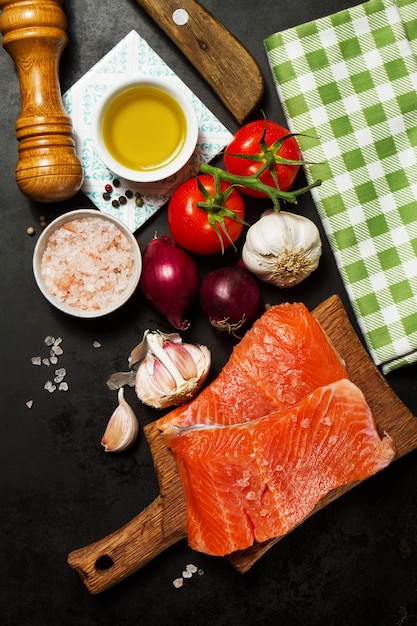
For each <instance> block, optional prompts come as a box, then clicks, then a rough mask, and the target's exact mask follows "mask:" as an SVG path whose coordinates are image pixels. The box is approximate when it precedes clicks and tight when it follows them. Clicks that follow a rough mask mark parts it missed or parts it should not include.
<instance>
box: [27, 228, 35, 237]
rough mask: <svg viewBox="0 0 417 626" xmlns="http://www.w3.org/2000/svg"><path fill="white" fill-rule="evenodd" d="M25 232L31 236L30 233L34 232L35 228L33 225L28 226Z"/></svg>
mask: <svg viewBox="0 0 417 626" xmlns="http://www.w3.org/2000/svg"><path fill="white" fill-rule="evenodd" d="M26 232H27V234H28V235H30V236H31V237H32V235H34V234H35V229H34V228H33V226H28V228H27V229H26Z"/></svg>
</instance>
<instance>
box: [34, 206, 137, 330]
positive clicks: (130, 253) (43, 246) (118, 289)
mask: <svg viewBox="0 0 417 626" xmlns="http://www.w3.org/2000/svg"><path fill="white" fill-rule="evenodd" d="M141 271H142V255H141V251H140V248H139V244H138V242H137V240H136V238H135V236H134V235H133V233H132V232H131V231H130V230H129V229H128V228H127V227H126V226H125V225H124V224H123V223H122V222H120V220H118V219H117V218H115V217H113V216H112V215H109V214H107V213H102V212H99V211H97V210H95V209H78V210H75V211H70V212H68V213H65V214H64V215H61V216H60V217H57V218H56V219H55V220H54V221H53V222H51V223H50V224H49V225H48V226H47V227H46V228H45V230H44V231H43V232H42V234H41V235H40V237H39V239H38V241H37V243H36V246H35V250H34V254H33V273H34V276H35V280H36V283H37V285H38V287H39V289H40V290H41V292H42V294H43V295H44V296H45V298H46V299H47V300H48V301H49V302H50V303H51V304H53V305H54V306H55V307H56V308H57V309H59V310H60V311H63V312H64V313H67V314H69V315H72V316H75V317H82V318H96V317H102V316H104V315H107V314H109V313H112V312H113V311H115V310H116V309H118V308H120V307H121V306H122V305H123V304H125V303H126V302H127V301H128V300H129V298H130V297H131V296H132V294H133V293H134V292H135V290H136V288H137V286H138V283H139V279H140V275H141Z"/></svg>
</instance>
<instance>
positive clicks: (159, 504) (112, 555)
mask: <svg viewBox="0 0 417 626" xmlns="http://www.w3.org/2000/svg"><path fill="white" fill-rule="evenodd" d="M167 505H168V506H167ZM174 513H175V515H173V514H174ZM184 537H186V524H185V516H184V518H182V517H181V515H178V513H177V509H176V507H175V505H172V506H171V505H170V504H169V502H167V500H166V499H164V498H162V497H161V496H159V497H158V498H157V499H156V500H155V501H154V502H153V503H152V504H150V505H149V506H148V507H147V508H146V509H144V511H142V513H140V514H139V515H137V516H136V517H134V518H133V519H132V520H131V521H130V522H128V523H127V524H126V525H125V526H123V528H120V529H119V530H117V531H115V532H113V533H111V534H110V535H108V536H106V537H104V538H103V539H100V540H99V541H97V542H95V543H92V544H90V545H89V546H86V547H84V548H80V549H79V550H74V551H73V552H71V553H70V554H69V555H68V564H69V565H70V566H71V567H72V568H74V569H75V570H77V571H78V573H79V575H80V577H81V579H82V581H83V582H84V584H85V586H86V587H87V589H88V591H89V592H90V593H93V594H96V593H100V592H102V591H105V590H106V589H109V588H110V587H112V586H113V585H115V584H117V583H118V582H120V581H122V580H124V579H125V578H127V577H128V576H130V575H131V574H133V573H134V572H136V571H137V570H138V569H140V568H141V567H143V566H144V565H146V563H148V562H149V561H151V560H152V559H153V558H154V557H155V556H157V555H158V554H160V553H161V552H163V551H164V550H165V549H166V548H169V547H170V546H171V545H173V544H174V543H176V542H177V541H179V540H180V539H183V538H184Z"/></svg>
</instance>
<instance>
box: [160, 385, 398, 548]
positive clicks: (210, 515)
mask: <svg viewBox="0 0 417 626" xmlns="http://www.w3.org/2000/svg"><path fill="white" fill-rule="evenodd" d="M167 443H168V446H169V447H170V448H171V450H172V452H173V454H174V457H175V460H176V463H177V466H178V470H179V473H180V477H181V481H182V485H183V488H184V494H185V499H186V510H187V534H188V543H189V546H190V547H191V548H193V549H194V550H197V551H200V552H204V553H206V554H210V555H215V556H223V555H226V554H229V553H231V552H234V551H235V550H243V549H245V548H248V547H249V546H251V545H252V544H253V543H254V542H255V541H257V542H263V541H266V540H267V539H271V538H274V537H280V536H282V535H284V534H286V533H287V532H288V531H290V530H291V529H293V528H294V527H295V526H296V525H298V524H299V523H300V522H302V521H303V519H305V518H306V516H308V515H309V514H310V513H311V512H312V510H313V509H314V507H315V505H316V504H317V503H318V502H319V501H320V500H321V498H323V496H325V495H326V494H327V493H329V492H330V491H331V490H333V489H335V488H337V487H340V486H342V485H346V484H349V483H352V482H354V481H358V480H363V479H365V478H367V477H368V476H371V475H372V474H375V473H376V472H378V471H379V470H381V469H382V468H384V467H386V466H387V465H388V464H389V463H390V461H391V460H392V458H393V457H394V454H395V448H394V445H393V443H392V440H391V438H390V437H389V436H388V435H384V437H383V438H382V440H381V439H380V437H379V435H378V432H377V430H376V427H375V423H374V419H373V416H372V413H371V411H370V408H369V406H368V404H367V402H366V400H365V398H364V396H363V394H362V392H361V391H360V390H359V389H358V387H356V386H355V385H354V384H353V383H352V382H350V381H349V380H346V379H344V380H339V381H337V382H334V383H331V384H330V385H327V386H324V387H320V388H318V389H316V390H315V391H313V392H312V393H311V394H309V395H308V396H306V397H305V398H304V399H302V400H301V401H300V402H299V403H298V404H296V405H294V406H292V407H290V408H287V409H285V410H281V411H274V412H273V413H271V414H270V415H268V416H265V417H262V418H260V419H257V420H254V421H251V422H247V423H243V424H237V425H232V426H214V427H212V426H208V427H204V426H193V427H191V428H189V429H185V430H184V431H183V432H181V434H176V435H173V436H170V437H167Z"/></svg>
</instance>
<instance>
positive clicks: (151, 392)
mask: <svg viewBox="0 0 417 626" xmlns="http://www.w3.org/2000/svg"><path fill="white" fill-rule="evenodd" d="M174 335H175V337H173V336H172V335H171V336H167V335H164V334H163V333H160V332H158V331H156V332H152V333H148V334H147V335H146V340H147V347H148V350H147V353H146V356H145V357H144V358H143V360H142V362H141V363H140V364H139V367H138V370H137V374H136V383H135V389H136V395H137V396H138V398H139V399H140V400H141V401H142V402H143V403H144V404H147V405H149V406H152V407H154V408H167V407H169V406H176V405H179V404H183V403H184V402H186V401H187V400H190V399H191V398H192V397H193V396H194V395H195V394H196V393H197V391H198V389H199V388H200V387H201V385H202V383H203V382H204V381H205V379H206V378H207V375H208V373H209V370H210V365H211V354H210V350H209V349H208V348H207V346H201V345H195V344H189V343H182V341H181V339H180V338H179V335H177V334H175V333H174ZM167 337H168V338H167ZM178 339H179V340H178Z"/></svg>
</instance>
